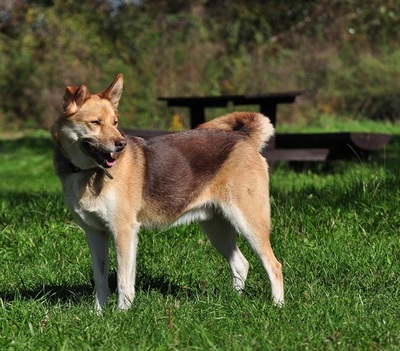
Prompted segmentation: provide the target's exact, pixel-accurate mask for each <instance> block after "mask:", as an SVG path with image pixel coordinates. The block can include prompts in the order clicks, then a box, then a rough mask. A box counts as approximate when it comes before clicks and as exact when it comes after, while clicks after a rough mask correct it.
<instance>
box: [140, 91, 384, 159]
mask: <svg viewBox="0 0 400 351" xmlns="http://www.w3.org/2000/svg"><path fill="white" fill-rule="evenodd" d="M303 93H304V92H303V91H288V92H277V93H269V94H261V95H222V96H204V97H199V96H193V97H159V98H158V99H159V100H160V101H166V102H167V106H170V107H172V106H174V107H186V108H189V111H190V126H191V128H196V127H197V126H198V125H199V124H201V123H204V122H205V121H206V116H205V110H206V108H214V107H226V106H227V105H228V103H233V104H234V105H258V107H259V111H260V113H262V114H263V115H265V116H267V117H268V118H269V119H270V120H271V123H272V124H273V125H274V126H276V123H277V107H278V105H279V104H290V103H293V102H295V100H296V97H297V96H299V95H301V94H303ZM166 133H168V132H166V131H135V134H136V135H138V136H141V137H144V138H148V137H151V136H155V135H161V134H166ZM390 138H391V136H390V135H388V134H380V133H353V132H341V133H277V134H276V135H275V137H274V138H272V140H270V142H269V143H268V146H267V147H266V149H265V150H264V151H263V155H264V156H265V157H266V158H267V159H268V160H269V161H279V160H286V161H291V162H307V161H325V160H333V159H348V158H351V157H357V158H359V159H363V160H367V159H368V158H369V156H370V153H371V152H372V151H376V150H380V149H381V148H383V147H384V146H385V145H386V144H387V143H388V142H389V141H390Z"/></svg>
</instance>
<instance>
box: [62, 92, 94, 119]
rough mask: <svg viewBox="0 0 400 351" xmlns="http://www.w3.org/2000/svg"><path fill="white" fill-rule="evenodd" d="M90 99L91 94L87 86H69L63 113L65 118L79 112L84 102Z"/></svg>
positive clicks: (65, 95) (65, 94)
mask: <svg viewBox="0 0 400 351" xmlns="http://www.w3.org/2000/svg"><path fill="white" fill-rule="evenodd" d="M89 98H90V93H89V90H88V88H86V86H84V85H81V86H80V87H73V86H69V87H67V89H65V93H64V100H63V113H64V115H65V116H70V115H72V114H74V113H75V112H76V111H78V110H79V109H80V108H81V107H82V105H83V104H84V102H85V101H86V100H87V99H89Z"/></svg>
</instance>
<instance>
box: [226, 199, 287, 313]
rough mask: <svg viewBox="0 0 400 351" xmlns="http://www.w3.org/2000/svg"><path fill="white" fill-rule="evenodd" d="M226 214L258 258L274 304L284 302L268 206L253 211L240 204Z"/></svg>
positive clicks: (281, 276)
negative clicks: (271, 234) (271, 236)
mask: <svg viewBox="0 0 400 351" xmlns="http://www.w3.org/2000/svg"><path fill="white" fill-rule="evenodd" d="M256 208H257V207H256ZM226 214H227V216H228V218H229V220H230V221H231V222H232V223H233V224H234V226H235V227H236V228H237V230H238V232H239V233H240V234H242V236H243V237H244V238H245V239H246V240H247V242H248V243H249V244H250V246H251V247H252V249H253V250H254V251H255V252H256V254H257V255H258V257H259V258H260V260H261V262H262V264H263V266H264V268H265V270H266V271H267V273H268V277H269V280H270V282H271V291H272V298H273V301H274V303H275V304H276V305H279V306H280V305H282V304H283V302H284V296H283V295H284V292H283V275H282V265H281V264H280V263H279V261H278V260H277V259H276V257H275V255H274V252H273V251H272V247H271V243H270V239H269V232H270V220H269V208H266V207H265V206H260V207H259V211H255V210H254V208H252V207H250V206H240V208H239V207H236V206H235V207H233V208H232V207H231V208H230V209H228V210H227V211H226Z"/></svg>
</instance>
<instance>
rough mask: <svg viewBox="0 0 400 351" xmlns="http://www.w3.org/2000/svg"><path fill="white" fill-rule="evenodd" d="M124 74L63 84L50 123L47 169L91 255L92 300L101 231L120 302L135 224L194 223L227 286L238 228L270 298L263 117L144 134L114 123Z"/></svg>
mask: <svg viewBox="0 0 400 351" xmlns="http://www.w3.org/2000/svg"><path fill="white" fill-rule="evenodd" d="M122 84H123V83H122V75H118V76H117V77H116V79H115V80H114V82H113V83H112V84H111V85H110V87H108V88H107V89H105V90H104V91H102V92H100V93H98V94H95V95H91V94H90V92H89V91H88V89H87V88H86V87H85V86H83V85H82V86H80V87H67V89H66V92H65V95H64V103H63V112H62V114H61V115H60V116H59V118H57V120H56V121H55V122H54V125H53V127H52V131H51V134H52V136H53V139H54V141H55V144H56V147H55V167H56V172H57V174H58V176H59V177H60V179H61V182H62V186H63V192H64V197H65V202H66V205H67V207H68V209H69V210H70V211H71V212H72V214H73V215H74V217H75V218H76V220H77V222H78V224H79V225H80V226H81V227H82V229H83V230H84V231H85V233H86V236H87V239H88V243H89V247H90V250H91V254H92V259H93V271H94V279H95V288H96V302H95V308H96V309H97V310H98V311H101V309H102V306H103V305H104V304H105V303H106V301H107V295H108V281H107V275H108V237H109V234H111V235H112V237H113V239H114V242H115V248H116V253H117V263H118V273H117V275H118V306H119V308H121V309H127V308H129V307H130V305H131V303H132V300H133V298H134V295H135V287H134V284H135V272H136V248H137V243H138V231H139V229H140V227H141V226H168V225H173V224H179V223H188V222H191V221H194V220H196V221H199V223H200V225H201V227H202V229H203V230H204V232H205V234H206V235H207V236H208V237H209V239H210V241H211V242H212V243H213V244H214V246H215V247H216V249H217V250H218V251H219V252H220V253H221V254H222V255H223V256H224V257H225V258H226V259H227V261H228V263H229V265H230V267H231V273H232V280H233V285H234V288H235V289H237V290H242V289H243V288H244V282H245V280H246V277H247V272H248V268H249V264H248V262H247V260H246V258H245V257H244V256H243V254H242V253H241V252H240V250H239V248H238V247H237V245H236V240H235V237H236V233H240V234H241V235H242V236H243V237H244V238H246V240H247V241H248V242H249V244H250V245H251V247H252V248H253V249H254V251H255V252H256V253H257V255H258V256H259V257H260V259H261V261H262V263H263V266H264V268H265V269H266V271H267V273H268V275H269V278H270V281H271V288H272V297H273V300H274V302H275V303H276V304H279V305H280V304H282V303H283V278H282V269H281V265H280V263H279V262H278V261H277V260H276V258H275V256H274V254H273V251H272V248H271V245H270V241H269V232H270V228H271V223H270V204H269V185H268V182H269V180H268V165H267V163H266V161H265V159H264V158H263V157H262V156H261V155H260V153H259V151H260V150H261V149H262V147H263V146H264V145H265V143H266V142H267V141H268V139H269V138H270V137H271V136H272V135H273V132H274V130H273V127H272V125H271V124H270V122H269V120H268V119H267V118H266V117H264V116H262V115H260V114H258V113H252V112H236V113H232V114H229V115H226V116H223V117H220V118H217V119H215V120H213V121H210V122H207V123H205V124H203V125H201V126H200V127H199V128H198V129H195V130H192V131H188V132H183V133H177V134H174V135H167V136H162V137H157V138H152V139H149V140H146V141H145V140H143V139H140V138H137V137H125V136H124V135H122V133H121V132H120V131H119V130H118V128H117V122H118V113H117V107H118V103H119V99H120V96H121V93H122Z"/></svg>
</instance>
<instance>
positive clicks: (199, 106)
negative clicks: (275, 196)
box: [158, 91, 304, 128]
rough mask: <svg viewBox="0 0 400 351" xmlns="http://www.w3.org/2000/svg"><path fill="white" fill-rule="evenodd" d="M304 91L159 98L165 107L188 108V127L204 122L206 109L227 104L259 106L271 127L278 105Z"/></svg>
mask: <svg viewBox="0 0 400 351" xmlns="http://www.w3.org/2000/svg"><path fill="white" fill-rule="evenodd" d="M303 93H304V91H287V92H276V93H265V94H254V95H253V94H241V95H220V96H171V97H159V98H158V100H160V101H166V102H167V106H176V107H188V108H189V109H190V127H191V128H196V127H197V126H198V125H199V124H201V123H204V122H205V109H206V108H207V107H226V105H227V104H228V103H229V102H232V103H233V104H234V105H259V107H260V109H259V110H260V112H261V113H262V114H264V115H265V116H268V117H269V119H270V120H271V123H272V124H273V125H275V124H276V109H277V105H278V104H289V103H293V102H294V101H295V100H296V97H297V96H299V95H301V94H303Z"/></svg>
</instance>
